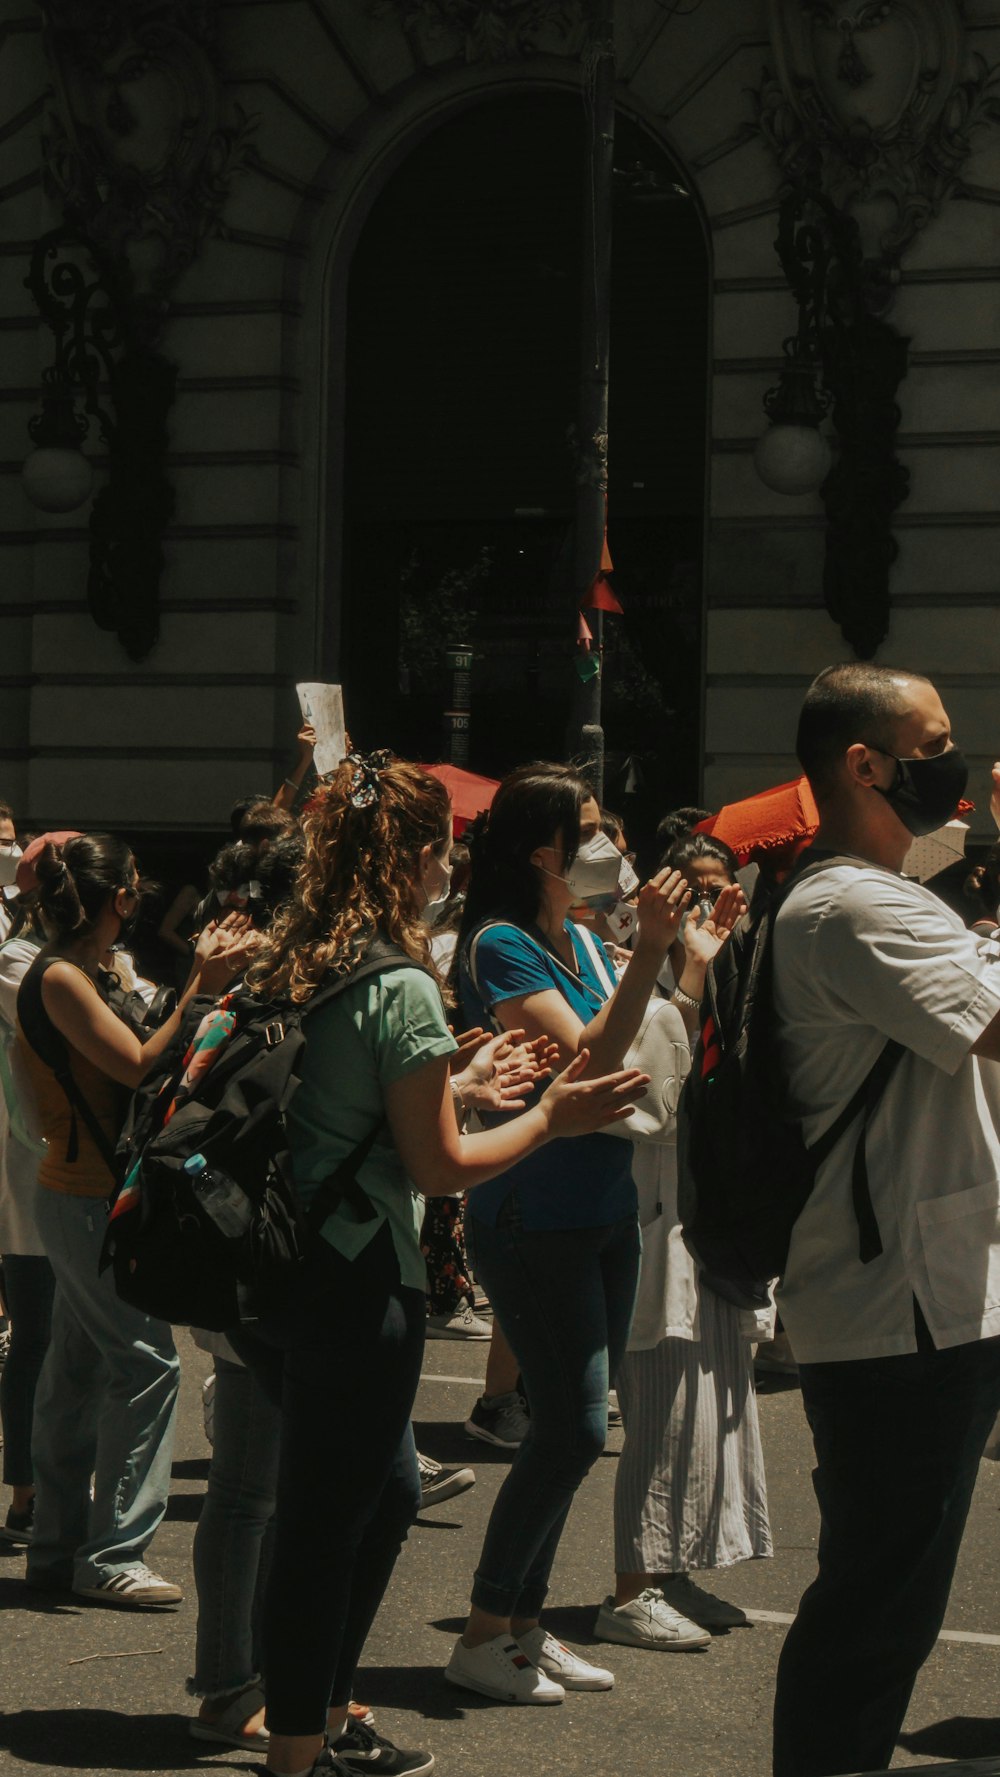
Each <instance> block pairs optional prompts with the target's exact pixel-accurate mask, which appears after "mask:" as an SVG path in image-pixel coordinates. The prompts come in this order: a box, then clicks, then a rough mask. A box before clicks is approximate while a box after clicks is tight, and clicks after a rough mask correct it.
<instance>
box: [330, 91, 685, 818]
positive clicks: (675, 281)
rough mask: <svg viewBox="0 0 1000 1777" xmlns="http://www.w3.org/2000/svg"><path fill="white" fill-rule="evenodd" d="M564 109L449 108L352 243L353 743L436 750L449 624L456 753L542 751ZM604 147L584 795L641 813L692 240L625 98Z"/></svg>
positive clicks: (570, 137) (676, 495) (570, 317)
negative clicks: (591, 741)
mask: <svg viewBox="0 0 1000 1777" xmlns="http://www.w3.org/2000/svg"><path fill="white" fill-rule="evenodd" d="M584 127H585V125H584V113H583V107H582V104H581V102H580V101H579V99H577V98H576V97H574V96H573V95H568V94H567V95H562V94H558V95H557V94H541V95H536V94H523V95H518V96H516V97H512V98H504V99H500V100H490V101H488V102H485V103H483V104H481V105H479V106H478V107H476V108H475V109H473V110H470V111H467V112H464V113H462V114H461V115H460V116H459V117H457V118H456V119H454V120H453V121H452V122H450V123H448V124H445V125H442V126H441V127H440V128H438V129H437V130H435V131H434V132H433V134H432V135H430V136H429V137H427V138H426V139H425V140H424V141H423V142H422V143H421V144H420V145H419V146H418V147H417V148H416V149H414V151H413V153H412V154H411V155H410V156H409V157H408V159H407V160H406V161H405V162H404V164H403V165H402V166H401V167H400V169H399V170H398V171H397V172H396V173H395V174H394V176H393V177H392V178H391V179H390V181H389V182H388V184H387V185H386V187H385V189H384V190H383V192H382V193H381V194H380V196H379V198H378V200H377V201H376V203H375V205H374V206H373V209H372V211H371V214H370V216H369V218H368V220H367V222H366V224H365V227H364V229H363V231H362V233H361V236H360V238H359V241H358V245H357V248H356V251H355V254H354V258H353V262H352V266H351V273H350V283H349V290H348V324H347V351H346V472H345V485H344V519H345V523H344V540H345V541H344V562H343V579H342V588H343V591H342V637H341V676H342V678H343V681H344V685H345V690H346V697H347V706H348V721H349V725H350V729H351V732H352V735H353V737H354V738H355V740H356V741H358V742H359V743H362V744H382V745H386V744H388V745H392V746H394V747H395V748H396V749H397V750H398V751H400V752H401V753H404V754H408V755H409V756H411V757H418V758H424V759H437V758H441V757H443V756H444V750H445V744H446V743H445V739H444V731H443V726H442V712H443V710H444V709H445V708H446V706H447V704H448V702H449V677H448V673H447V668H446V664H445V659H444V654H445V649H446V648H447V646H448V645H449V644H453V643H455V642H456V641H466V640H469V641H471V642H472V644H473V645H474V648H475V655H476V660H475V667H474V672H473V693H472V706H473V709H472V737H471V761H470V762H471V764H472V766H473V768H474V769H476V770H479V771H483V772H486V773H489V774H491V775H494V776H500V775H502V773H503V772H504V771H505V770H507V769H509V768H510V767H511V766H512V765H514V764H516V763H519V762H520V761H522V760H524V759H526V758H530V757H543V756H550V757H564V756H565V751H566V735H567V728H568V723H569V719H570V711H571V705H572V697H573V689H574V684H575V678H576V674H575V668H574V653H575V649H576V630H577V606H578V601H579V589H576V588H574V586H573V584H572V572H571V566H572V535H571V526H572V507H573V488H574V474H575V455H574V448H573V425H574V419H575V412H576V389H577V375H578V357H579V349H578V348H579V319H578V317H579V308H580V296H579V292H580V280H581V278H582V276H584V275H585V268H584V267H583V265H582V247H581V218H582V205H583V202H584V201H585V193H584V156H583V131H584ZM615 164H616V168H617V169H620V171H619V174H618V177H617V180H616V195H615V215H614V236H613V275H612V348H611V412H610V423H609V432H610V453H609V460H610V492H609V540H610V545H611V551H612V555H613V558H614V563H615V587H616V591H617V593H618V596H619V598H620V600H621V603H622V605H623V607H624V610H625V616H624V617H621V618H619V617H611V618H610V619H609V620H608V622H607V624H606V631H605V634H606V646H607V655H606V664H605V679H604V721H605V727H606V731H607V742H608V748H609V766H610V771H609V778H608V784H607V796H606V799H607V801H608V802H609V803H610V804H611V805H612V806H624V808H625V809H626V811H627V812H631V813H632V814H633V815H634V816H637V817H639V818H640V819H641V817H642V816H643V815H645V816H647V817H649V818H652V819H655V817H656V815H658V814H659V813H662V812H663V811H664V810H665V809H666V808H668V807H670V806H673V805H674V804H675V803H678V802H688V801H692V800H694V799H695V796H696V792H697V785H698V774H699V765H700V758H699V728H700V708H701V624H702V590H701V583H702V572H703V561H702V555H703V522H704V497H705V468H704V465H705V432H706V410H707V329H708V302H709V278H708V257H707V250H706V246H705V239H704V234H703V230H702V227H701V223H700V220H699V217H698V214H697V210H696V206H695V204H694V202H693V200H692V198H691V197H690V196H689V195H688V194H687V193H686V192H685V191H684V189H683V181H682V178H681V175H680V174H679V173H678V171H677V169H676V168H675V167H674V166H673V164H672V163H671V161H670V160H669V158H668V157H667V156H666V155H665V154H664V152H663V150H662V149H661V148H660V147H659V146H658V144H656V143H655V142H654V141H653V139H652V138H651V137H650V136H649V135H648V134H647V133H646V132H645V131H643V130H642V129H641V128H640V127H639V126H637V125H636V124H635V123H633V122H632V121H630V120H629V119H627V118H625V117H620V118H619V120H618V124H617V135H616V149H615ZM629 761H637V762H638V764H639V766H640V771H639V773H638V775H637V774H636V773H635V772H634V771H632V772H630V771H629ZM626 783H628V785H629V789H630V798H631V797H632V796H635V797H636V800H631V799H630V801H629V802H627V803H623V798H624V797H625V794H626ZM637 783H638V785H640V786H641V787H640V788H638V789H637V787H636V786H637Z"/></svg>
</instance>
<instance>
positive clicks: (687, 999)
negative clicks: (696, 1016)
mask: <svg viewBox="0 0 1000 1777" xmlns="http://www.w3.org/2000/svg"><path fill="white" fill-rule="evenodd" d="M672 997H673V1001H674V1005H675V1006H690V1008H691V1010H692V1012H700V1011H701V1001H700V1000H696V999H693V998H692V996H691V995H690V994H689V993H685V992H684V989H683V987H675V988H674V991H673V996H672Z"/></svg>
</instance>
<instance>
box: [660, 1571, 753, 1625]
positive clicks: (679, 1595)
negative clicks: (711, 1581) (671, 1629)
mask: <svg viewBox="0 0 1000 1777" xmlns="http://www.w3.org/2000/svg"><path fill="white" fill-rule="evenodd" d="M660 1591H661V1592H662V1593H663V1596H664V1598H665V1599H666V1601H667V1603H668V1604H669V1605H672V1607H673V1609H674V1610H679V1611H680V1613H681V1615H682V1616H684V1617H687V1618H688V1620H689V1621H690V1622H692V1623H699V1624H700V1625H701V1627H702V1628H703V1629H747V1628H749V1621H748V1618H747V1613H746V1611H745V1610H741V1609H740V1607H739V1605H738V1604H727V1603H726V1601H725V1599H724V1598H716V1596H715V1593H714V1592H706V1591H705V1589H704V1587H703V1586H696V1585H695V1582H694V1580H693V1579H692V1578H691V1575H690V1574H689V1573H675V1574H674V1575H673V1577H672V1578H671V1579H665V1580H663V1581H662V1583H661V1586H660Z"/></svg>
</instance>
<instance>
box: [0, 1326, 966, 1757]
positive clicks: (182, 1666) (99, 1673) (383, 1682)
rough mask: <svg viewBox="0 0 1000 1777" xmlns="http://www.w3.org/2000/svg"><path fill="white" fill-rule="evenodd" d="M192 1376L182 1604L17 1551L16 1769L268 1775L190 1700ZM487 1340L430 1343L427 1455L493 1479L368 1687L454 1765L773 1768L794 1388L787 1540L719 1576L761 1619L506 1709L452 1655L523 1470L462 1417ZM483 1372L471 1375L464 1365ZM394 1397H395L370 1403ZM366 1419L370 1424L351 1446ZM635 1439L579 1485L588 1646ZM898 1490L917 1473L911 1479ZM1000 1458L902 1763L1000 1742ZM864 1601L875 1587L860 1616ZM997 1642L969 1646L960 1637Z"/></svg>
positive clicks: (796, 1491) (429, 1551)
mask: <svg viewBox="0 0 1000 1777" xmlns="http://www.w3.org/2000/svg"><path fill="white" fill-rule="evenodd" d="M181 1350H182V1360H183V1367H184V1388H183V1396H182V1407H181V1418H180V1425H179V1430H178V1438H177V1450H176V1460H175V1464H174V1482H173V1491H172V1496H171V1501H170V1508H169V1512H168V1516H167V1519H166V1522H165V1523H164V1525H163V1526H162V1528H161V1530H160V1532H159V1535H158V1536H157V1539H156V1542H155V1544H154V1545H153V1550H152V1555H151V1559H152V1561H153V1564H154V1565H155V1566H156V1567H157V1568H158V1569H159V1570H160V1571H161V1572H163V1573H165V1574H166V1575H167V1576H168V1577H169V1578H171V1579H176V1580H179V1581H180V1582H181V1583H182V1584H183V1585H184V1586H185V1588H186V1589H187V1591H188V1599H187V1601H186V1602H185V1604H184V1605H183V1606H182V1607H181V1608H180V1609H179V1610H178V1611H176V1612H174V1613H170V1614H166V1613H164V1614H163V1615H155V1616H154V1615H145V1614H133V1613H130V1612H126V1611H115V1610H109V1609H106V1608H103V1607H100V1606H90V1605H84V1604H80V1605H75V1604H66V1603H63V1602H54V1601H52V1600H49V1599H46V1598H44V1597H42V1596H40V1595H36V1594H32V1593H29V1592H28V1590H27V1589H26V1588H25V1587H24V1585H23V1584H22V1580H21V1574H22V1571H23V1561H22V1559H21V1558H20V1557H19V1556H16V1555H8V1556H5V1557H3V1558H2V1560H0V1611H2V1616H0V1698H2V1702H3V1714H2V1716H0V1773H2V1777H15V1774H16V1777H38V1773H39V1770H42V1771H44V1772H46V1773H49V1772H53V1771H61V1770H70V1771H75V1772H80V1773H87V1774H90V1777H109V1774H111V1773H115V1774H119V1773H124V1774H126V1777H140V1774H142V1773H146V1772H178V1773H182V1772H184V1773H186V1772H189V1771H193V1770H196V1769H208V1770H215V1769H224V1768H226V1767H229V1768H231V1769H233V1770H252V1769H255V1768H257V1767H258V1765H259V1762H260V1761H258V1760H255V1759H254V1758H251V1757H247V1756H245V1755H243V1754H242V1753H239V1752H233V1753H230V1754H226V1753H222V1754H220V1755H218V1756H216V1755H214V1754H212V1753H211V1752H209V1754H208V1756H207V1757H206V1756H202V1753H201V1751H200V1750H198V1749H196V1747H195V1743H194V1742H192V1741H190V1740H189V1738H188V1737H187V1731H186V1718H187V1717H188V1716H189V1715H190V1714H191V1712H192V1711H193V1709H194V1705H193V1703H192V1702H191V1701H190V1700H189V1699H188V1698H187V1697H186V1696H185V1692H184V1681H185V1678H186V1676H187V1674H188V1673H189V1672H190V1670H191V1662H192V1642H193V1635H194V1610H195V1607H194V1589H193V1584H192V1583H191V1578H190V1572H191V1570H190V1547H191V1536H192V1532H193V1528H194V1524H195V1522H196V1520H197V1516H198V1511H199V1508H200V1499H201V1494H202V1491H203V1487H204V1480H205V1473H206V1469H207V1445H206V1443H205V1439H204V1436H203V1433H202V1428H201V1409H200V1392H199V1385H200V1381H201V1378H202V1377H203V1375H204V1374H205V1373H206V1369H207V1367H208V1364H209V1361H210V1360H208V1359H207V1358H205V1357H204V1356H203V1354H202V1353H200V1352H198V1351H196V1350H195V1348H194V1347H193V1346H192V1345H191V1344H190V1342H189V1341H188V1339H187V1337H186V1336H184V1337H183V1339H182V1342H181ZM484 1350H485V1348H484V1347H483V1346H482V1345H463V1344H457V1343H453V1342H451V1341H436V1342H434V1343H432V1344H430V1345H429V1346H428V1348H427V1358H426V1362H425V1366H424V1381H423V1384H422V1386H421V1390H420V1395H419V1398H418V1402H417V1411H416V1426H417V1438H418V1443H419V1444H420V1446H421V1448H422V1449H424V1450H426V1451H427V1452H428V1453H429V1454H430V1455H432V1456H436V1457H437V1458H438V1459H439V1460H441V1461H445V1462H452V1461H458V1460H461V1461H465V1462H468V1461H470V1460H471V1461H473V1463H474V1464H475V1467H476V1470H477V1474H478V1482H477V1485H476V1487H475V1488H474V1489H473V1490H472V1491H471V1492H470V1493H467V1494H464V1495H463V1496H462V1497H461V1498H459V1499H456V1500H454V1501H448V1502H446V1503H444V1504H443V1505H441V1506H438V1507H437V1508H435V1509H434V1510H433V1511H432V1512H429V1513H428V1514H427V1515H426V1517H425V1518H424V1519H423V1520H422V1521H421V1523H420V1525H419V1526H418V1527H417V1528H416V1529H415V1530H414V1532H413V1534H412V1536H411V1538H410V1542H409V1545H408V1547H407V1549H406V1550H405V1551H404V1554H403V1558H402V1560H401V1562H400V1565H399V1567H398V1568H397V1572H396V1577H395V1580H394V1582H393V1586H392V1589H391V1591H390V1593H389V1596H388V1598H387V1600H386V1602H385V1604H384V1606H383V1609H382V1612H381V1614H380V1616H379V1619H378V1622H377V1623H376V1625H375V1629H374V1631H373V1633H372V1636H371V1639H370V1641H369V1646H368V1650H367V1658H366V1664H365V1667H364V1669H363V1672H362V1674H361V1676H360V1679H359V1684H358V1692H359V1695H360V1696H361V1697H362V1698H363V1699H365V1700H366V1701H368V1702H370V1703H371V1704H372V1706H373V1707H374V1708H375V1710H376V1712H377V1718H378V1722H379V1725H380V1726H381V1727H382V1728H383V1729H384V1731H385V1732H386V1733H389V1734H391V1735H392V1736H393V1738H394V1739H395V1740H396V1741H397V1742H398V1743H399V1744H401V1745H409V1746H419V1747H429V1748H430V1749H431V1750H433V1751H434V1753H435V1754H436V1756H437V1760H438V1772H439V1773H440V1777H513V1774H514V1773H517V1774H518V1777H520V1774H521V1773H530V1774H531V1777H549V1774H550V1773H551V1774H555V1773H559V1774H560V1777H578V1774H579V1777H584V1774H586V1777H592V1774H593V1773H609V1774H617V1773H629V1774H631V1773H643V1774H644V1773H657V1774H659V1773H661V1772H662V1773H669V1777H730V1774H731V1777H767V1772H768V1770H769V1717H770V1708H771V1693H772V1686H773V1681H774V1668H775V1661H776V1659H777V1655H778V1650H779V1647H780V1644H781V1637H782V1635H783V1633H784V1625H783V1620H782V1619H783V1618H785V1617H787V1616H788V1615H790V1614H791V1613H792V1612H793V1611H794V1609H795V1605H796V1601H797V1599H798V1596H799V1594H800V1592H801V1591H802V1589H803V1587H804V1586H805V1585H806V1584H807V1583H808V1581H809V1579H810V1577H811V1575H812V1572H813V1568H814V1562H815V1554H814V1551H815V1541H816V1513H815V1508H814V1503H813V1497H812V1489H811V1486H810V1479H809V1471H810V1447H809V1439H808V1433H807V1430H806V1426H805V1422H804V1420H803V1416H802V1410H801V1402H800V1399H799V1395H798V1391H797V1390H796V1389H794V1388H789V1387H787V1385H786V1384H784V1383H783V1382H782V1383H779V1384H777V1385H776V1386H775V1387H774V1388H773V1389H771V1390H769V1391H768V1392H767V1393H766V1394H762V1397H761V1417H762V1421H763V1429H764V1442H765V1452H766V1457H767V1468H768V1481H769V1490H770V1500H771V1514H772V1524H773V1528H774V1537H775V1544H776V1554H775V1557H774V1559H773V1560H771V1561H758V1562H752V1563H748V1564H746V1565H744V1566H742V1567H739V1568H736V1569H733V1570H732V1571H731V1572H729V1573H728V1574H726V1575H723V1576H719V1578H718V1579H717V1580H716V1581H715V1582H714V1583H715V1585H716V1589H717V1590H718V1591H719V1592H720V1593H721V1594H722V1595H723V1596H725V1597H728V1598H731V1599H732V1600H733V1601H734V1602H735V1603H737V1604H740V1605H742V1606H743V1607H744V1608H745V1609H747V1610H750V1611H754V1612H760V1613H762V1616H761V1619H760V1620H758V1621H756V1622H755V1623H754V1625H753V1627H752V1628H750V1629H749V1630H739V1631H734V1632H733V1633H731V1634H729V1635H726V1636H723V1637H719V1638H716V1639H715V1640H714V1641H713V1643H712V1646H711V1648H709V1649H708V1650H707V1651H706V1652H704V1653H697V1652H693V1653H687V1654H670V1655H664V1654H652V1653H647V1652H642V1651H639V1650H637V1649H631V1648H620V1647H615V1648H605V1649H602V1650H596V1657H598V1658H599V1659H600V1660H601V1662H602V1664H607V1665H610V1666H611V1668H612V1670H613V1671H614V1673H615V1678H616V1682H615V1689H614V1691H613V1692H612V1693H611V1694H610V1695H589V1696H588V1695H583V1694H579V1693H578V1694H576V1695H572V1694H571V1695H570V1696H569V1697H568V1698H567V1700H566V1702H565V1703H564V1704H563V1705H561V1706H560V1707H559V1708H555V1709H510V1708H501V1707H499V1706H495V1705H492V1704H490V1703H489V1702H487V1700H486V1699H485V1698H484V1699H477V1698H476V1697H474V1696H473V1695H471V1694H470V1693H466V1692H461V1691H457V1690H455V1689H454V1688H453V1687H451V1686H450V1685H447V1684H446V1683H445V1682H444V1680H443V1678H442V1676H441V1669H442V1667H443V1665H444V1663H445V1660H446V1658H447V1655H448V1652H449V1649H450V1645H451V1641H452V1638H453V1637H454V1635H455V1634H456V1633H457V1632H458V1630H459V1628H460V1626H461V1621H462V1617H463V1613H464V1610H465V1607H466V1604H467V1598H468V1584H469V1576H470V1573H471V1571H472V1569H473V1567H474V1565H475V1561H476V1557H477V1554H478V1551H479V1545H480V1540H481V1536H482V1532H483V1528H484V1526H485V1523H486V1519H487V1516H488V1514H489V1509H490V1505H491V1503H492V1500H493V1498H494V1495H495V1493H496V1489H497V1486H498V1485H499V1482H500V1480H501V1478H502V1476H503V1473H504V1468H505V1462H504V1459H503V1458H502V1457H501V1456H500V1454H499V1452H497V1453H495V1454H494V1453H493V1452H491V1451H490V1450H489V1449H487V1448H486V1446H484V1445H478V1444H477V1445H474V1444H472V1443H470V1442H469V1441H468V1440H467V1439H466V1438H465V1436H464V1434H463V1431H462V1421H463V1420H464V1418H465V1416H466V1414H467V1412H468V1410H469V1407H470V1406H471V1403H472V1401H473V1399H474V1397H475V1393H476V1380H477V1379H478V1378H479V1377H480V1376H481V1375H482V1373H483V1367H484ZM466 1377H468V1378H469V1381H468V1382H466V1381H465V1380H464V1378H466ZM371 1411H372V1413H376V1412H377V1411H378V1403H377V1401H374V1400H373V1401H372V1403H371ZM363 1435H364V1427H363V1426H360V1427H352V1430H351V1436H352V1438H358V1437H363ZM620 1437H621V1434H620V1433H615V1432H613V1433H612V1434H611V1441H610V1445H609V1448H608V1450H607V1451H606V1452H605V1454H604V1456H603V1458H602V1459H601V1461H600V1462H599V1463H598V1464H597V1465H596V1468H595V1470H594V1472H593V1473H592V1475H591V1476H590V1477H589V1479H588V1481H587V1482H586V1484H585V1486H584V1488H583V1489H582V1491H581V1493H580V1496H579V1498H578V1500H577V1503H576V1505H575V1507H574V1510H573V1513H572V1515H571V1518H570V1521H569V1526H568V1529H567V1533H566V1535H565V1537H564V1539H563V1544H562V1548H561V1551H560V1555H559V1560H558V1562H557V1565H556V1570H555V1574H554V1578H553V1592H552V1609H551V1611H550V1612H549V1616H548V1621H549V1623H550V1626H551V1627H552V1628H553V1629H554V1630H555V1631H556V1633H558V1634H559V1635H561V1636H562V1637H563V1639H565V1640H567V1641H569V1642H571V1643H573V1644H574V1645H576V1646H578V1647H581V1648H583V1649H586V1647H587V1645H588V1643H590V1639H591V1637H590V1628H591V1623H592V1620H593V1616H594V1612H595V1609H596V1607H597V1604H598V1603H599V1601H600V1598H601V1596H602V1595H603V1593H604V1592H606V1591H607V1590H608V1589H609V1588H610V1584H611V1574H610V1567H611V1560H612V1553H611V1493H612V1487H613V1484H614V1473H615V1463H616V1457H617V1451H618V1448H619V1445H620ZM899 1485H900V1488H901V1489H903V1488H905V1486H906V1476H905V1474H901V1475H900V1477H899ZM998 1509H1000V1465H998V1464H994V1463H984V1464H983V1468H982V1472H981V1476H980V1483H979V1487H978V1490H977V1493H976V1498H975V1502H974V1505H973V1511H972V1518H971V1522H970V1526H969V1531H968V1534H967V1537H966V1542H965V1548H964V1550H963V1555H962V1561H961V1565H960V1569H959V1573H958V1577H957V1581H956V1584H955V1589H954V1593H953V1596H952V1600H951V1605H950V1609H949V1613H948V1624H947V1629H948V1636H949V1637H950V1636H951V1635H957V1636H958V1637H960V1639H956V1640H952V1639H949V1638H944V1639H942V1641H941V1642H939V1644H938V1647H937V1649H936V1651H935V1653H934V1655H933V1656H932V1658H931V1660H930V1661H929V1662H928V1664H927V1666H926V1667H925V1669H924V1672H923V1674H922V1676H921V1679H920V1682H919V1684H918V1687H917V1691H916V1694H915V1697H914V1701H913V1705H912V1708H911V1711H910V1715H909V1718H908V1720H907V1723H906V1727H905V1730H904V1734H903V1737H902V1742H901V1745H900V1748H899V1751H898V1754H897V1760H896V1762H897V1763H898V1764H899V1765H901V1766H912V1765H920V1764H923V1765H926V1764H928V1763H935V1762H938V1761H941V1760H958V1759H965V1758H983V1757H986V1756H987V1755H990V1754H993V1755H996V1754H1000V1697H998V1679H1000V1586H998V1574H1000V1561H998V1558H997V1541H998V1532H1000V1520H998V1516H997V1514H998ZM863 1608H864V1600H863V1598H862V1599H859V1609H863ZM965 1636H971V1637H985V1638H986V1639H982V1640H976V1639H969V1640H966V1639H961V1637H965Z"/></svg>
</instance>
